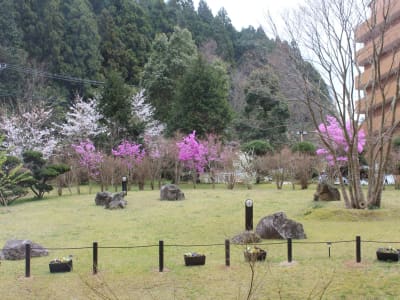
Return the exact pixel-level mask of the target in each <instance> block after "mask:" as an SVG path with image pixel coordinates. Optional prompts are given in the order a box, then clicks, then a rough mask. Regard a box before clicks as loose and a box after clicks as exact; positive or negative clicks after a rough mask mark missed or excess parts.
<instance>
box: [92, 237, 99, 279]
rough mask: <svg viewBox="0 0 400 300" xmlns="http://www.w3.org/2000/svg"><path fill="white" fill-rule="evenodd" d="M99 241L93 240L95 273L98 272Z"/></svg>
mask: <svg viewBox="0 0 400 300" xmlns="http://www.w3.org/2000/svg"><path fill="white" fill-rule="evenodd" d="M97 246H98V245H97V242H93V274H97V258H98V256H97Z"/></svg>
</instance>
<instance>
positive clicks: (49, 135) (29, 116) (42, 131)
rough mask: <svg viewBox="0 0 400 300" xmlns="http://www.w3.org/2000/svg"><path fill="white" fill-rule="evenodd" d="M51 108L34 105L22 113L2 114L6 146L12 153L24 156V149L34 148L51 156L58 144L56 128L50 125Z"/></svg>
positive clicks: (46, 156)
mask: <svg viewBox="0 0 400 300" xmlns="http://www.w3.org/2000/svg"><path fill="white" fill-rule="evenodd" d="M51 115H52V110H51V109H45V108H43V107H40V106H39V107H32V110H31V111H29V112H24V113H22V114H13V115H7V114H3V115H1V116H0V129H1V130H2V131H4V133H5V146H6V147H7V148H8V151H9V153H10V154H11V155H14V156H16V157H19V158H22V153H23V152H24V151H28V150H32V151H38V152H41V153H42V154H43V157H44V158H46V159H47V158H49V157H50V156H51V155H52V154H53V151H54V149H55V147H56V146H57V139H56V138H55V136H54V129H53V128H51V127H49V126H48V124H49V120H50V118H51Z"/></svg>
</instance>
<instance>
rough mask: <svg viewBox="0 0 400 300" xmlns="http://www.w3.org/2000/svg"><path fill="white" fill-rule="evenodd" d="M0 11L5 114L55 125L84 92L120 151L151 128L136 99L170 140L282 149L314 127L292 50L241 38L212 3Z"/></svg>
mask: <svg viewBox="0 0 400 300" xmlns="http://www.w3.org/2000/svg"><path fill="white" fill-rule="evenodd" d="M0 4H1V9H0V64H1V65H0V101H1V105H2V111H3V112H5V111H7V112H10V113H11V112H13V113H23V112H24V111H26V110H28V109H29V107H34V106H38V105H39V104H40V105H43V104H44V105H45V106H47V107H51V108H52V111H53V120H52V121H53V122H55V121H57V120H61V119H63V118H64V117H65V114H66V112H67V111H68V109H69V107H70V106H71V104H73V101H74V99H75V97H76V95H77V94H78V95H80V96H82V97H83V98H84V99H90V98H96V99H97V100H98V108H99V110H100V112H101V114H102V115H103V116H104V118H107V120H108V122H109V123H110V122H111V123H112V124H113V128H114V130H112V133H113V136H114V138H115V142H118V141H120V140H122V139H125V138H126V139H135V138H137V137H138V136H139V135H140V134H141V133H142V132H143V130H144V127H143V124H142V123H141V122H139V121H138V120H137V118H135V117H134V116H133V112H134V111H135V108H134V107H132V97H133V96H134V95H138V94H140V95H142V96H143V97H144V99H145V103H146V104H148V105H150V106H151V108H152V109H154V118H155V119H156V120H157V121H159V122H161V123H162V124H164V126H165V134H167V135H173V134H175V133H176V132H178V131H180V132H183V133H189V132H192V131H193V130H196V132H197V133H198V134H199V135H205V134H207V133H215V134H218V135H225V136H227V137H228V138H230V139H238V140H241V141H242V142H246V141H250V140H255V139H266V140H268V141H270V142H271V144H279V143H282V142H286V141H288V142H290V139H298V136H296V135H295V134H293V133H294V132H296V131H299V130H310V129H311V127H312V125H311V120H310V118H309V117H308V113H307V109H306V107H305V106H304V105H303V104H302V103H301V98H302V95H303V92H302V88H301V85H299V84H298V82H297V81H296V80H295V79H296V78H300V77H301V72H300V71H298V70H297V69H296V68H295V66H294V65H293V63H292V60H291V59H290V55H291V53H292V51H296V49H295V47H292V46H291V44H290V43H288V42H285V41H279V40H274V39H270V38H268V37H267V36H266V34H265V32H264V30H263V29H262V28H261V27H260V28H253V27H248V28H245V29H242V30H241V31H237V30H236V29H235V28H234V27H233V26H232V23H231V21H230V19H229V16H228V14H227V12H226V11H225V10H224V9H223V8H221V10H220V11H218V13H217V14H216V15H213V13H212V11H211V10H210V8H209V7H208V5H207V3H206V1H203V0H201V1H200V3H199V6H198V7H194V4H193V2H192V0H169V1H166V2H165V1H163V0H41V1H26V0H0ZM308 66H309V69H310V70H311V72H312V73H313V75H314V79H315V80H317V81H319V80H320V77H319V75H318V73H317V72H316V71H315V70H314V69H313V68H312V66H311V65H308ZM321 90H322V91H323V92H325V93H326V91H327V88H326V86H324V85H322V87H321ZM324 105H327V106H328V105H329V103H328V102H327V103H326V104H324ZM121 128H123V130H122V129H121Z"/></svg>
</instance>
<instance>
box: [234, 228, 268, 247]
mask: <svg viewBox="0 0 400 300" xmlns="http://www.w3.org/2000/svg"><path fill="white" fill-rule="evenodd" d="M231 242H232V243H233V244H254V243H259V242H261V238H260V236H259V235H258V234H257V233H255V232H253V231H245V232H242V233H240V234H238V235H236V236H234V237H233V238H232V239H231Z"/></svg>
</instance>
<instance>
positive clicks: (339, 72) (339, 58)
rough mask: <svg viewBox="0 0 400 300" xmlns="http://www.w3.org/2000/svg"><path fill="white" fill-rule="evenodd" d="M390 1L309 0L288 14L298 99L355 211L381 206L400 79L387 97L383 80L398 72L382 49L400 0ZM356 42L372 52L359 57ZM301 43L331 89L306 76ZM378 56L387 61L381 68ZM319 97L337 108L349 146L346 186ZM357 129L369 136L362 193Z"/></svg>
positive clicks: (393, 53) (347, 203)
mask: <svg viewBox="0 0 400 300" xmlns="http://www.w3.org/2000/svg"><path fill="white" fill-rule="evenodd" d="M392 2H393V3H392ZM392 2H391V1H390V0H375V1H370V0H368V1H366V0H326V1H319V0H306V2H305V5H304V6H301V7H300V8H299V9H298V10H296V11H293V12H292V13H291V14H288V15H287V16H286V18H285V24H286V28H287V29H288V33H289V35H290V38H291V39H292V40H293V41H294V42H293V43H292V54H291V58H292V59H293V61H294V62H295V64H296V67H297V68H298V69H299V70H300V72H301V74H302V77H301V80H300V81H299V82H298V84H301V85H302V87H303V90H304V95H305V99H303V100H304V101H305V102H306V105H307V107H308V109H309V111H310V113H311V116H312V119H313V122H314V125H315V128H316V130H317V133H318V134H319V136H320V140H321V143H322V145H323V147H324V148H325V149H327V150H328V152H329V154H330V155H331V157H332V158H333V162H334V164H333V166H334V167H335V168H336V169H337V170H336V171H337V172H336V173H337V174H339V180H340V183H341V192H342V195H343V198H344V201H345V206H346V207H347V208H358V209H359V208H365V207H367V206H377V207H379V206H380V205H381V195H382V189H383V178H384V171H385V169H386V167H387V163H388V160H387V159H388V157H389V155H388V154H389V151H390V144H391V140H392V137H393V133H394V129H395V128H396V126H397V122H398V121H397V120H396V118H395V113H396V103H397V101H398V99H399V88H398V78H397V80H396V81H395V82H397V84H396V88H395V94H394V96H390V94H389V92H388V89H389V88H390V87H389V86H388V84H389V83H390V82H392V81H389V80H387V79H388V78H389V76H397V77H398V69H399V65H398V64H399V60H398V59H397V55H396V54H397V48H393V47H392V48H390V47H386V48H387V49H385V38H386V36H385V32H386V30H387V29H388V28H389V27H390V24H391V22H393V19H394V17H392V18H391V16H393V14H392V13H391V11H392V10H394V8H397V7H398V6H399V5H398V4H396V1H392ZM397 10H398V9H396V11H397ZM360 30H364V31H365V32H364V34H365V38H364V39H360V38H359V37H360V33H359V31H360ZM360 41H362V42H364V43H365V47H367V48H368V49H369V50H368V51H367V53H370V54H371V53H372V54H371V55H366V58H365V59H364V60H363V61H361V60H360V55H361V54H362V53H363V50H359V51H358V52H357V48H358V47H360V44H359V43H358V42H360ZM299 49H301V51H302V53H303V54H304V56H305V57H308V58H309V59H312V62H313V64H314V65H315V66H317V67H318V69H319V70H320V71H321V75H322V77H323V80H324V81H325V82H327V83H328V85H329V86H330V92H329V94H326V93H325V94H324V93H322V92H321V88H320V86H319V85H318V84H315V82H316V81H315V80H311V79H312V78H311V76H310V75H311V74H310V72H309V71H308V69H309V68H308V66H307V64H309V63H308V62H304V60H303V59H302V57H301V55H300V51H299ZM364 51H365V50H364ZM390 51H391V52H390ZM389 53H391V54H389ZM364 54H365V53H364ZM390 55H391V56H390ZM388 57H389V58H388ZM383 58H385V59H386V60H388V61H389V62H390V63H388V64H389V66H386V67H385V70H384V71H383V68H382V59H383ZM357 62H358V63H357ZM364 91H365V92H366V96H365V98H364ZM315 96H317V97H315ZM316 98H320V99H319V101H315V99H316ZM363 98H364V99H363ZM321 99H322V100H324V101H325V102H326V101H327V100H328V101H333V102H334V104H335V111H332V112H331V116H333V117H334V118H335V119H336V121H337V123H338V124H339V127H340V129H341V131H342V135H343V138H344V139H345V143H346V145H347V147H346V153H345V157H346V161H347V162H346V163H347V167H348V171H349V174H348V177H349V178H348V179H349V186H348V188H346V186H345V182H344V180H343V178H342V175H341V174H342V173H341V172H340V165H341V164H340V163H339V162H340V158H339V156H340V155H341V154H338V153H337V152H336V150H337V148H336V145H335V143H334V142H335V140H334V139H332V138H331V136H330V135H326V134H324V133H323V130H321V128H324V127H325V128H326V127H327V126H328V124H327V123H325V124H323V126H320V127H318V125H319V124H318V123H319V122H320V120H326V115H325V111H324V110H323V106H322V105H321V103H324V101H321ZM330 99H332V100H330ZM360 99H361V100H360ZM299 100H300V99H299ZM377 114H378V116H377ZM363 116H365V120H364V121H363V118H362V117H363ZM376 120H378V122H377V121H376ZM362 121H363V122H362ZM361 128H362V129H364V130H365V131H366V135H367V143H366V148H367V149H366V151H367V161H368V165H369V172H368V177H369V185H368V193H367V195H364V192H363V190H362V188H361V183H360V162H359V153H358V152H359V137H360V136H359V134H360V130H361Z"/></svg>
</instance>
